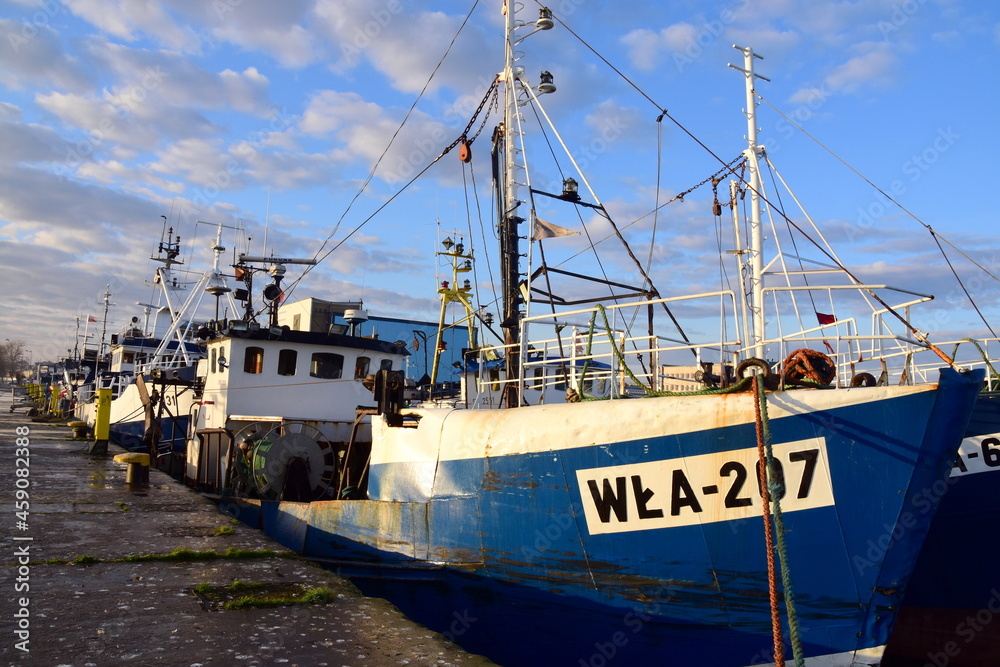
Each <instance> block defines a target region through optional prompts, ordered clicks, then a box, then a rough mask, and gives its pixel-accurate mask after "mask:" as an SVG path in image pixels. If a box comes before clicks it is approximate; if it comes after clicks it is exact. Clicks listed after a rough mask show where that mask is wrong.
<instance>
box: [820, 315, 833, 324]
mask: <svg viewBox="0 0 1000 667" xmlns="http://www.w3.org/2000/svg"><path fill="white" fill-rule="evenodd" d="M816 319H817V320H819V323H820V324H833V323H834V322H836V321H837V318H836V317H834V316H833V315H827V314H826V313H816Z"/></svg>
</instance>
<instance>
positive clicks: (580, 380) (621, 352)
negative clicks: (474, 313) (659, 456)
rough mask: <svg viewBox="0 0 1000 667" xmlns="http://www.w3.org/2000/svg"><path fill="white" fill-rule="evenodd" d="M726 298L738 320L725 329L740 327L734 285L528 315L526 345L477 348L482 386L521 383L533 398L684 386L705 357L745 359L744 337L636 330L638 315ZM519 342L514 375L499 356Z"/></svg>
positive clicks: (495, 390) (496, 388)
mask: <svg viewBox="0 0 1000 667" xmlns="http://www.w3.org/2000/svg"><path fill="white" fill-rule="evenodd" d="M720 299H721V300H722V301H723V302H724V304H725V306H724V307H723V311H724V312H726V313H728V317H729V318H731V319H732V323H731V324H730V325H729V326H727V327H725V328H724V329H725V330H728V331H737V330H738V328H737V326H736V318H735V313H736V298H735V295H734V293H733V292H732V291H729V290H723V291H714V292H706V293H701V294H694V295H685V296H676V297H668V298H657V299H642V300H638V301H629V302H622V303H617V304H610V305H602V306H594V307H590V308H580V309H576V310H567V311H560V312H558V313H555V314H552V313H546V314H544V315H536V316H532V317H526V318H524V320H523V325H522V332H523V338H524V342H523V343H522V344H521V345H513V344H510V345H497V346H490V347H483V348H479V349H478V350H477V357H476V362H477V363H478V367H479V368H480V369H482V371H481V372H480V373H479V375H478V377H477V385H478V386H477V389H478V391H479V394H480V395H484V394H492V395H499V393H501V392H502V391H503V389H504V387H505V386H506V385H508V384H515V385H517V386H518V387H519V388H520V391H521V393H522V396H524V398H525V401H526V402H529V403H535V402H546V393H547V392H552V391H554V392H560V393H562V392H570V393H571V394H572V393H575V394H577V395H579V394H580V393H582V394H583V395H584V396H595V397H601V398H617V397H625V396H634V395H641V394H643V393H647V392H648V391H672V390H674V389H676V387H675V386H674V385H676V384H677V382H676V381H677V379H678V376H679V375H683V374H688V373H689V372H690V374H691V375H693V374H694V373H695V372H697V371H698V370H701V369H702V368H703V362H708V363H719V364H721V365H731V364H732V363H734V362H735V361H737V360H738V354H739V350H740V349H742V347H743V344H742V342H741V341H740V340H739V339H738V338H721V339H710V340H699V341H692V340H690V339H689V340H683V339H679V338H674V337H668V336H663V335H657V334H655V333H648V334H643V335H628V334H627V333H626V329H628V328H630V327H629V325H630V324H632V323H633V322H635V321H636V320H637V318H645V317H647V316H648V314H649V313H650V312H651V310H652V309H654V308H656V307H662V306H663V305H666V304H670V306H677V305H682V306H684V307H691V308H703V307H704V304H703V303H702V304H699V303H697V302H698V301H706V300H711V301H712V302H713V304H712V306H710V307H711V308H712V309H713V311H714V310H715V309H718V308H719V300H720ZM680 302H685V303H683V304H680ZM670 306H668V307H670ZM539 332H542V335H541V336H539V335H538V333H539ZM531 334H535V337H531ZM518 349H520V350H523V352H522V354H521V356H520V362H521V363H520V372H519V373H518V374H516V375H514V376H513V377H510V376H506V374H505V373H502V372H500V371H501V369H500V368H499V366H497V365H496V363H495V362H496V360H499V359H507V358H511V352H512V351H516V350H518ZM689 354H690V355H691V356H690V357H688V356H687V355H689ZM709 359H711V361H709ZM678 362H680V363H678ZM491 363H492V364H493V365H492V366H491ZM684 364H689V365H690V366H691V367H690V368H688V367H687V366H685V365H684ZM683 390H687V389H683ZM534 392H538V393H534ZM581 398H582V397H581ZM549 400H551V399H549Z"/></svg>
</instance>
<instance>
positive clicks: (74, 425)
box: [66, 421, 87, 438]
mask: <svg viewBox="0 0 1000 667" xmlns="http://www.w3.org/2000/svg"><path fill="white" fill-rule="evenodd" d="M66 426H69V427H70V428H71V429H73V437H74V438H86V437H87V422H81V421H72V422H68V423H67V424H66Z"/></svg>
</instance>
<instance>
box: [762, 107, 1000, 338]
mask: <svg viewBox="0 0 1000 667" xmlns="http://www.w3.org/2000/svg"><path fill="white" fill-rule="evenodd" d="M754 95H756V96H757V98H758V99H760V100H761V101H762V102H764V103H765V104H767V106H769V107H771V109H773V110H774V111H775V112H777V114H778V115H779V116H781V117H782V118H784V119H785V120H787V121H788V122H789V123H791V124H792V126H793V127H794V128H796V129H797V130H798V131H799V132H801V133H802V134H804V135H806V136H807V137H809V138H810V139H812V140H813V142H815V143H816V145H817V146H819V147H820V148H822V149H823V150H825V151H826V152H827V153H829V154H830V155H832V156H833V157H834V159H836V160H837V161H838V162H840V163H841V164H843V165H844V166H845V167H847V168H848V169H850V170H851V171H852V172H854V174H855V175H857V176H858V177H859V178H860V179H861V180H863V181H864V182H865V183H867V184H868V185H870V186H871V187H872V188H874V189H875V190H876V191H877V192H878V193H879V194H881V195H882V196H883V197H885V198H886V199H888V200H889V201H890V202H892V203H893V204H895V205H896V206H897V207H898V208H899V209H900V210H901V211H903V212H904V213H906V215H908V216H910V217H911V218H913V219H914V220H916V221H917V222H918V223H919V224H920V225H922V226H923V227H924V228H925V229H926V230H927V231H928V232H929V233H930V235H931V237H932V238H933V239H934V243H935V244H936V245H937V247H938V250H940V251H941V256H942V257H944V259H945V262H947V263H948V268H949V269H950V270H951V273H952V275H954V276H955V280H957V281H958V284H959V286H961V288H962V291H963V292H965V296H966V297H967V298H968V299H969V303H971V304H972V307H973V309H975V311H976V313H977V314H978V315H979V319H981V320H982V322H983V324H985V325H986V328H987V329H989V330H990V333H991V334H993V336H994V337H996V333H994V332H993V327H991V326H990V324H989V322H987V321H986V317H985V316H984V315H983V313H982V311H981V310H980V309H979V306H977V305H976V302H975V301H974V300H973V299H972V295H971V294H969V290H968V289H966V287H965V284H964V283H963V282H962V279H961V278H960V277H959V275H958V273H957V272H956V271H955V267H954V266H953V265H952V263H951V260H950V259H948V256H947V254H945V251H944V248H942V247H941V241H944V242H945V243H947V244H948V245H949V246H951V248H952V249H953V250H955V251H956V252H957V253H958V254H960V255H961V256H962V257H964V258H965V259H967V260H968V261H969V262H971V263H972V264H973V265H974V266H975V267H976V268H978V269H979V270H981V271H982V272H983V273H985V274H986V275H988V276H989V277H991V278H993V279H994V280H996V281H998V282H1000V278H998V277H997V276H995V275H993V273H991V272H990V271H989V270H988V269H986V267H984V266H982V265H981V264H980V263H979V262H977V261H976V260H974V259H972V258H971V257H969V256H968V255H967V254H966V253H965V252H963V251H962V249H961V248H959V247H957V246H956V245H955V244H953V243H952V242H951V241H949V240H948V239H946V238H944V237H943V236H941V235H940V234H939V233H938V232H936V231H935V230H934V228H933V227H931V226H930V225H929V224H927V223H926V222H924V221H923V220H922V219H920V217H919V216H917V215H916V214H915V213H913V212H912V211H910V210H909V209H908V208H906V207H905V206H903V205H902V204H900V203H899V202H898V201H896V200H895V199H893V198H892V197H891V196H890V195H889V194H888V193H887V192H886V191H885V190H883V189H882V188H880V187H879V186H877V185H875V184H874V183H873V182H872V181H871V180H869V179H868V177H867V176H865V175H864V174H862V173H861V172H860V171H858V170H857V169H855V168H854V167H852V166H851V165H850V164H848V163H847V161H846V160H844V159H843V158H841V157H840V156H839V155H837V154H836V153H834V152H833V151H832V150H830V148H828V147H827V146H826V145H824V144H823V142H821V141H820V140H819V139H817V138H816V137H814V136H813V135H811V134H810V133H809V132H807V131H806V130H805V129H804V128H803V127H802V126H801V125H799V124H798V123H796V122H795V121H794V120H792V119H791V118H789V117H788V116H786V115H785V114H784V113H782V111H781V110H780V109H778V107H776V106H774V105H773V104H771V102H770V101H769V100H768V99H767V98H765V97H764V96H763V95H761V94H760V93H758V92H757V91H756V90H755V91H754Z"/></svg>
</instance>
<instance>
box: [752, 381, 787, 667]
mask: <svg viewBox="0 0 1000 667" xmlns="http://www.w3.org/2000/svg"><path fill="white" fill-rule="evenodd" d="M753 386H754V415H755V417H756V420H755V422H756V424H755V425H756V427H757V428H756V430H757V456H758V460H759V463H758V465H757V482H758V484H759V485H760V499H761V504H762V505H763V516H764V543H765V544H766V545H767V590H768V593H769V596H770V600H771V634H772V636H773V638H774V664H775V667H785V641H784V640H783V639H782V636H781V603H780V602H779V601H778V579H777V577H776V576H775V573H774V570H775V567H774V533H773V532H772V528H771V489H770V487H769V486H768V483H767V476H768V475H767V470H768V466H767V452H766V451H765V447H764V415H763V414H762V413H763V410H762V409H761V402H762V400H763V395H764V383H763V382H761V380H760V376H759V375H754V376H753Z"/></svg>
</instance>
